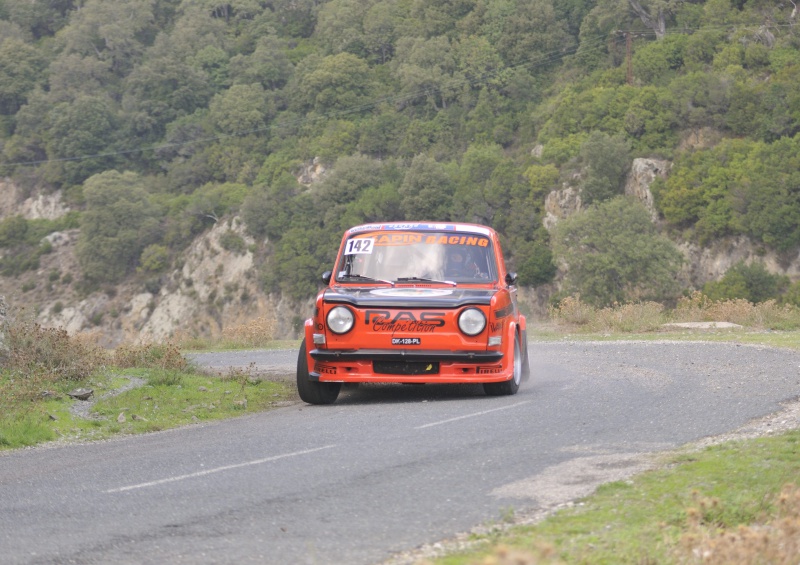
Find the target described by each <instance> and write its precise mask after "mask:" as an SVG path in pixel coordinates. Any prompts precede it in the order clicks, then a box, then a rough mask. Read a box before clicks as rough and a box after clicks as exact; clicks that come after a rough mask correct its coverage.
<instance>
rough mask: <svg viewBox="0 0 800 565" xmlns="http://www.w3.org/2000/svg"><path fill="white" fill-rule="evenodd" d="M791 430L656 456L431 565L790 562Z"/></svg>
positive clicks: (798, 435)
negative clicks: (653, 465) (647, 465)
mask: <svg viewBox="0 0 800 565" xmlns="http://www.w3.org/2000/svg"><path fill="white" fill-rule="evenodd" d="M799 477H800V431H798V430H795V431H791V432H788V433H785V434H782V435H780V436H776V437H767V438H760V439H753V440H746V441H733V442H728V443H725V444H720V445H714V446H711V447H707V448H704V449H702V450H700V451H688V450H687V451H684V452H682V453H679V454H677V455H674V454H673V455H670V456H668V457H666V458H665V459H664V460H663V461H662V462H661V465H660V466H659V469H658V470H653V471H648V472H646V473H643V474H641V475H638V476H636V477H634V478H633V479H632V480H628V481H620V482H614V483H608V484H605V485H602V486H601V487H599V488H598V490H597V491H596V493H595V494H593V495H592V496H590V497H587V498H585V499H583V500H582V501H580V502H579V503H578V504H577V505H574V506H572V507H570V508H567V509H564V510H561V511H559V512H557V513H556V514H554V515H552V516H550V517H549V518H547V519H545V520H544V521H542V522H540V523H538V524H535V525H531V526H516V527H512V528H510V529H507V530H499V529H498V530H496V531H495V532H494V533H492V534H488V535H484V536H479V537H475V538H474V539H473V541H474V545H475V548H476V549H475V550H473V551H470V552H466V553H458V554H452V555H449V556H446V557H443V558H440V559H437V560H436V561H435V563H437V564H439V565H465V564H476V563H481V564H485V565H489V564H498V565H499V564H505V565H510V564H512V563H513V564H516V565H532V564H538V563H580V564H584V563H585V564H590V563H591V564H625V563H630V564H646V563H659V564H661V563H664V564H673V563H675V564H678V563H714V564H717V563H772V564H779V563H786V564H789V563H792V564H794V563H798V559H800V489H798V486H800V485H798V483H797V481H798V478H799Z"/></svg>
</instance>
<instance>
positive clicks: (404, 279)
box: [395, 277, 458, 286]
mask: <svg viewBox="0 0 800 565" xmlns="http://www.w3.org/2000/svg"><path fill="white" fill-rule="evenodd" d="M395 282H425V283H439V284H450V285H453V286H458V283H457V282H455V281H440V280H438V279H426V278H425V277H400V278H398V279H397V280H396V281H395Z"/></svg>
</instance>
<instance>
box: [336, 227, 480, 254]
mask: <svg viewBox="0 0 800 565" xmlns="http://www.w3.org/2000/svg"><path fill="white" fill-rule="evenodd" d="M369 235H370V237H369V238H359V239H349V240H347V244H346V245H345V251H344V254H345V255H352V254H354V253H372V249H371V248H370V250H369V251H351V246H353V245H354V242H358V241H365V240H371V241H372V242H373V244H374V245H376V246H379V247H386V246H393V245H413V244H415V243H421V244H427V245H467V246H469V247H489V239H488V238H486V237H483V236H480V235H454V234H446V233H441V234H435V235H425V234H421V233H380V232H377V233H371V234H369Z"/></svg>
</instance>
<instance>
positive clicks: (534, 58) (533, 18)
mask: <svg viewBox="0 0 800 565" xmlns="http://www.w3.org/2000/svg"><path fill="white" fill-rule="evenodd" d="M501 5H502V4H501ZM511 6H513V7H512V8H511V10H509V11H508V12H507V13H506V12H505V11H501V12H500V13H499V14H498V16H499V17H500V18H501V20H500V21H499V22H496V23H495V22H491V21H489V22H487V23H486V25H487V26H490V27H492V28H494V29H498V30H500V31H499V33H494V34H492V35H490V37H489V40H490V41H491V42H492V44H493V45H494V46H495V48H496V49H497V51H498V53H500V56H501V57H502V58H503V61H504V62H505V64H506V65H508V66H518V65H521V64H532V65H535V66H536V67H537V68H539V69H548V68H552V67H553V66H555V65H556V64H557V62H558V61H559V60H560V56H561V55H563V54H566V53H567V52H568V50H569V49H570V48H571V47H572V46H573V44H574V40H573V38H572V37H570V36H569V34H568V33H567V31H566V23H565V22H563V21H560V20H558V19H557V17H556V12H555V10H554V9H553V1H552V0H517V1H515V2H511Z"/></svg>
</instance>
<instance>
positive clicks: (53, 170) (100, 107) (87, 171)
mask: <svg viewBox="0 0 800 565" xmlns="http://www.w3.org/2000/svg"><path fill="white" fill-rule="evenodd" d="M47 117H48V120H47V121H48V125H49V128H48V129H47V131H46V132H44V133H43V134H42V135H43V137H44V138H45V139H46V144H45V146H46V148H47V155H48V157H49V158H50V159H53V161H51V162H50V163H48V166H49V167H50V173H49V175H50V180H51V182H55V183H59V184H60V183H66V184H68V185H69V184H80V183H81V182H83V181H84V179H86V178H88V177H90V176H91V175H93V174H95V173H99V172H101V171H104V170H106V169H108V168H110V167H112V166H114V164H115V163H116V162H117V161H118V157H117V156H115V155H114V154H113V153H114V148H115V145H116V141H117V140H118V139H119V118H118V116H117V112H116V108H115V107H114V105H113V104H112V102H111V101H110V100H108V98H106V97H104V96H88V95H80V96H78V97H77V98H76V99H75V100H74V101H73V102H71V103H70V102H62V103H60V104H56V105H55V106H54V107H53V108H52V109H51V110H50V112H49V113H48V116H47Z"/></svg>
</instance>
